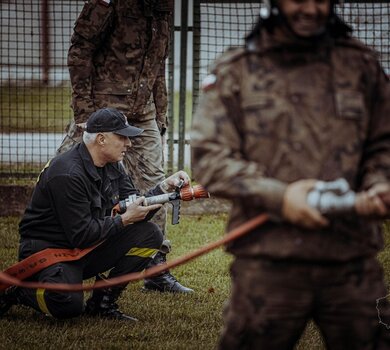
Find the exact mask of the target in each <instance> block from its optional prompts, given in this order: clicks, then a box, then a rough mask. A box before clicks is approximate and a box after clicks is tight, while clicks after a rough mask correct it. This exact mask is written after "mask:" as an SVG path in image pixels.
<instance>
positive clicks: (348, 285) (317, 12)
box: [191, 0, 390, 350]
mask: <svg viewBox="0 0 390 350" xmlns="http://www.w3.org/2000/svg"><path fill="white" fill-rule="evenodd" d="M268 5H269V6H268V7H264V8H263V10H262V12H261V17H260V19H259V21H258V23H257V25H256V26H255V28H254V30H253V31H252V32H251V33H250V34H249V35H248V37H247V38H246V42H245V47H244V48H239V49H235V50H230V51H228V52H227V53H225V54H224V55H222V57H221V58H220V59H219V60H217V62H216V64H215V65H214V68H213V69H212V72H211V73H212V74H210V75H209V76H208V77H207V78H206V79H205V81H204V85H203V90H204V92H203V97H202V100H201V101H200V106H199V109H198V111H197V113H196V117H195V120H194V124H193V132H192V135H191V140H192V141H191V146H192V152H193V154H192V156H193V158H192V164H193V167H194V176H195V179H196V180H197V181H198V182H200V183H202V184H203V185H204V186H206V187H207V190H208V191H209V192H210V193H212V194H214V195H218V196H221V197H224V198H228V199H231V200H232V202H233V207H232V211H231V215H230V221H229V228H233V227H236V226H238V225H240V224H242V223H244V222H245V221H247V220H249V219H251V218H253V217H255V216H256V215H258V214H260V213H262V212H267V213H269V215H270V217H271V219H270V220H269V221H268V222H267V223H266V224H264V225H263V226H261V227H258V228H256V229H254V230H253V231H251V232H250V233H248V234H247V235H245V236H244V237H242V238H240V239H238V240H236V241H234V242H233V243H231V244H229V246H228V247H227V249H228V251H229V252H230V253H232V254H233V255H234V256H235V260H234V262H233V264H232V267H231V276H232V281H233V287H232V294H231V297H230V302H229V304H228V306H227V308H226V310H225V314H224V319H225V327H224V330H223V333H222V335H221V338H220V342H219V348H220V349H224V350H226V349H235V350H236V349H267V350H272V349H277V350H281V349H292V348H293V347H294V345H295V344H296V342H297V341H298V339H299V338H300V336H301V334H302V332H303V331H304V329H305V326H306V325H307V323H308V321H309V320H310V319H313V320H314V322H315V323H316V324H317V326H318V327H319V329H320V330H321V333H322V335H323V338H324V341H325V344H326V346H327V348H329V349H389V348H390V342H389V338H390V331H389V330H387V329H386V327H384V326H383V325H381V324H380V323H379V320H378V316H377V310H376V300H377V299H378V298H381V297H384V296H385V295H386V294H387V293H388V292H387V291H386V288H385V285H384V282H383V273H382V268H381V266H380V264H379V263H378V261H377V260H376V255H377V253H378V251H379V250H380V249H382V248H383V237H382V232H381V226H382V225H381V223H382V221H381V220H383V219H382V218H383V217H385V216H388V215H389V212H390V209H389V207H388V206H386V203H385V200H384V198H383V196H384V195H385V194H386V195H388V194H389V188H390V186H389V180H390V123H389V115H390V89H389V82H388V78H387V77H386V75H385V74H384V72H383V71H382V69H381V67H380V65H379V63H378V61H377V59H376V55H375V54H374V53H373V52H372V51H371V50H370V49H368V48H367V47H366V46H365V45H363V44H362V43H361V42H359V41H357V40H355V39H352V38H351V31H352V30H351V28H350V27H348V26H347V25H346V24H345V23H344V22H343V21H342V20H341V19H340V18H339V17H338V16H337V15H335V13H334V1H331V0H271V2H270V3H268ZM338 178H344V179H345V180H346V181H347V183H348V184H349V186H350V187H351V188H352V190H353V191H354V192H357V193H358V195H357V196H356V201H354V203H355V207H354V211H355V213H354V214H350V215H343V216H342V217H339V218H336V217H334V216H333V217H332V216H329V215H322V213H321V212H320V210H318V209H317V207H315V206H310V205H309V204H308V200H307V198H308V193H309V191H311V190H312V189H313V186H315V185H318V184H319V182H318V180H322V181H325V182H327V181H333V180H335V179H338ZM370 217H371V219H372V217H375V218H376V219H378V220H368V218H370ZM381 319H382V321H383V323H387V324H388V325H390V321H389V315H388V314H386V312H385V314H383V315H381Z"/></svg>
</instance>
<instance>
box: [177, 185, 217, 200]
mask: <svg viewBox="0 0 390 350" xmlns="http://www.w3.org/2000/svg"><path fill="white" fill-rule="evenodd" d="M209 197H210V193H208V192H207V191H206V189H205V188H204V187H203V186H202V185H196V186H194V187H190V186H186V187H183V188H182V189H181V190H180V198H181V200H183V201H191V200H193V199H196V198H209Z"/></svg>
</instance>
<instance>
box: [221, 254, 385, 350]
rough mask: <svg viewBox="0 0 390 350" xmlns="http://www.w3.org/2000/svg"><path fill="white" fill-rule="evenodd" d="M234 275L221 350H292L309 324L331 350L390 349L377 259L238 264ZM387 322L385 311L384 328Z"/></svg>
mask: <svg viewBox="0 0 390 350" xmlns="http://www.w3.org/2000/svg"><path fill="white" fill-rule="evenodd" d="M231 275H232V280H233V288H232V294H231V298H230V301H229V304H228V306H227V307H226V309H225V313H224V321H225V327H224V330H223V333H222V335H221V337H220V342H219V349H221V350H222V349H223V350H228V349H234V350H236V349H260V350H261V349H267V350H273V349H275V350H276V349H277V350H283V349H293V348H294V346H295V344H296V342H297V341H298V340H299V338H300V336H301V334H302V332H303V331H304V329H305V326H306V324H307V322H308V321H309V320H310V319H313V320H314V322H315V323H316V324H317V326H318V328H319V329H320V331H321V333H322V335H323V338H324V341H325V344H326V346H327V348H328V349H333V350H338V349H340V350H342V349H354V350H368V349H390V342H389V339H390V330H388V329H386V327H385V326H384V325H383V324H381V323H380V320H379V319H378V312H377V307H376V303H377V299H379V298H382V297H384V296H385V295H386V290H385V286H384V282H383V275H382V269H381V267H380V265H379V263H378V262H377V261H376V260H375V259H367V260H359V261H356V262H353V263H352V262H351V263H345V264H341V263H340V264H333V265H325V264H322V265H320V264H317V265H316V264H308V263H306V264H305V263H291V262H290V263H289V262H275V261H266V260H260V259H237V260H236V261H235V262H234V263H233V264H232V267H231ZM386 304H387V305H388V303H387V302H386ZM389 319H390V314H389V309H388V307H383V313H382V322H383V323H387V322H389ZM383 320H386V321H385V322H384V321H383ZM389 326H390V323H389Z"/></svg>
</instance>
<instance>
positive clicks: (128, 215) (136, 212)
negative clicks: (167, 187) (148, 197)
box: [121, 197, 162, 226]
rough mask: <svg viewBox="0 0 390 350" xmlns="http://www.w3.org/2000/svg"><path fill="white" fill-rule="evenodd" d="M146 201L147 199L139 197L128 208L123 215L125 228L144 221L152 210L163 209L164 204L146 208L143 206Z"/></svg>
mask: <svg viewBox="0 0 390 350" xmlns="http://www.w3.org/2000/svg"><path fill="white" fill-rule="evenodd" d="M144 200H145V197H139V198H137V199H136V200H135V201H134V202H133V203H131V204H130V205H129V206H128V207H127V209H126V211H125V212H124V213H123V214H122V215H121V217H122V222H123V225H124V226H126V225H130V224H133V223H134V222H138V221H142V220H143V219H145V217H146V215H148V213H149V212H150V211H151V210H155V209H159V208H161V207H162V204H152V205H149V206H147V207H145V206H143V205H142V202H143V201H144Z"/></svg>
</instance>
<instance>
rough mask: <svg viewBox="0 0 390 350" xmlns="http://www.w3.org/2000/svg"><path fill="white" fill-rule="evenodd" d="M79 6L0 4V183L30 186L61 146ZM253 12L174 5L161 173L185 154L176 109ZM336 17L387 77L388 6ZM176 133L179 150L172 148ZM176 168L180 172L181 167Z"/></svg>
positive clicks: (179, 1)
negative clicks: (367, 48)
mask: <svg viewBox="0 0 390 350" xmlns="http://www.w3.org/2000/svg"><path fill="white" fill-rule="evenodd" d="M83 4H84V1H82V0H40V1H34V0H13V1H4V0H3V1H1V2H0V21H1V24H0V39H1V43H0V70H1V73H0V115H1V120H0V137H1V141H0V147H1V149H0V177H2V178H35V176H36V175H37V174H38V173H39V171H40V169H41V167H42V165H43V164H45V163H46V162H47V160H48V159H49V158H51V157H52V156H53V155H54V152H55V150H56V148H57V147H58V146H59V144H60V143H61V140H62V138H63V136H64V130H65V128H66V125H67V124H68V123H69V121H70V120H71V119H72V110H71V109H70V106H69V104H70V94H71V91H70V83H69V75H68V70H67V67H66V56H67V50H68V47H69V42H70V37H71V33H72V28H73V23H74V21H75V19H76V18H77V16H78V14H79V12H80V11H81V8H82V6H83ZM260 6H261V5H260V1H249V0H247V1H232V0H219V1H210V0H209V1H200V0H192V1H189V0H176V1H175V11H176V14H175V17H176V21H175V31H176V34H175V35H174V37H175V40H174V45H173V50H174V52H172V54H171V56H170V60H169V64H168V65H167V69H168V72H169V74H168V76H169V79H170V84H169V87H170V90H171V91H170V99H171V103H170V119H171V121H172V122H171V125H170V132H169V136H170V139H169V142H168V144H169V147H168V155H167V160H168V164H170V166H169V168H168V169H169V171H172V170H174V169H173V167H174V165H173V159H174V157H175V156H174V154H173V153H174V152H179V154H181V155H182V158H184V153H183V152H184V151H183V148H184V147H187V148H188V145H185V142H184V141H185V139H186V138H187V136H186V135H187V133H186V131H188V129H189V125H190V122H188V121H187V123H186V124H187V127H186V128H184V121H185V119H186V118H187V119H188V120H189V121H190V120H191V108H184V107H183V104H185V103H187V104H190V105H191V107H192V110H193V109H194V108H195V107H196V103H197V99H198V95H199V86H200V82H201V81H202V79H203V78H204V77H205V75H206V74H207V71H208V68H209V66H210V63H211V62H212V61H214V59H215V58H216V57H217V56H218V55H219V54H220V53H222V52H223V51H225V50H226V48H227V47H229V46H239V45H242V43H243V38H244V37H245V34H246V33H247V32H248V31H249V30H250V29H251V28H252V27H253V24H254V23H255V22H256V20H257V18H258V14H259V10H260ZM183 10H184V12H188V13H187V14H188V16H185V13H183ZM337 12H338V13H339V14H340V15H341V16H342V17H343V18H344V19H345V21H346V22H347V23H349V24H351V25H352V26H353V28H354V35H355V36H356V37H358V38H359V39H361V40H362V41H363V42H365V43H366V44H368V45H369V46H371V47H372V48H374V49H375V50H377V51H378V53H379V55H380V59H381V62H382V65H383V67H384V69H385V70H386V72H387V73H390V55H389V33H390V24H389V23H390V3H389V2H388V1H387V0H386V1H384V0H378V1H365V2H363V1H358V0H356V1H352V0H349V1H346V2H344V4H343V5H339V6H338V7H337ZM187 50H188V59H184V60H183V59H182V58H187ZM179 57H180V59H179ZM184 66H185V67H184ZM183 75H185V76H183ZM183 78H185V79H183ZM179 81H180V83H179ZM183 81H184V82H185V83H183V84H182V82H183ZM179 85H180V89H181V90H184V91H181V92H180V100H179V96H178V94H175V91H174V90H178V88H177V87H178V86H179ZM188 96H190V99H192V101H191V100H190V99H189V98H188ZM173 100H176V103H175V104H174V103H173ZM173 106H176V108H174V107H173ZM177 129H179V138H180V137H181V138H182V140H183V142H179V143H178V144H177V145H176V148H174V147H173V144H174V143H175V142H176V140H175V138H177V136H175V135H177V132H176V130H177ZM180 133H181V134H180ZM180 135H181V136H180ZM178 148H179V151H178ZM186 155H187V158H188V153H186ZM187 161H188V160H187ZM176 166H177V167H179V168H183V166H184V161H183V159H181V160H180V161H179V164H177V165H176Z"/></svg>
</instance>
